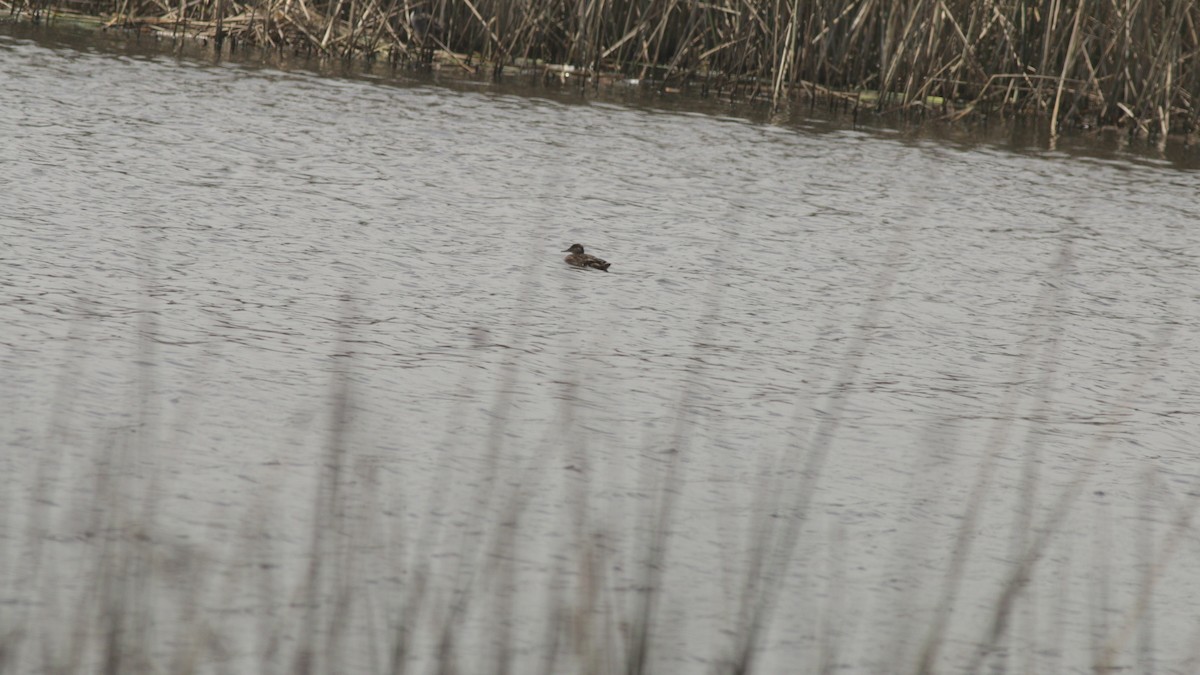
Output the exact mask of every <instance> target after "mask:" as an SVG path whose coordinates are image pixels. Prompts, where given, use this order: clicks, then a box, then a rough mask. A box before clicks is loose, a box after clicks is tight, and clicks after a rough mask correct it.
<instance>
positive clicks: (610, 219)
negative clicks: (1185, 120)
mask: <svg viewBox="0 0 1200 675" xmlns="http://www.w3.org/2000/svg"><path fill="white" fill-rule="evenodd" d="M1198 169H1200V159H1198V154H1197V152H1196V150H1195V149H1189V148H1187V147H1180V146H1179V145H1177V144H1176V145H1172V146H1171V147H1170V148H1169V149H1167V150H1164V151H1155V150H1154V148H1153V147H1147V148H1141V149H1138V148H1131V147H1130V146H1129V145H1128V144H1124V143H1120V142H1117V141H1113V140H1111V139H1106V138H1093V137H1088V138H1076V139H1068V140H1067V141H1065V142H1064V144H1062V145H1059V146H1058V147H1057V148H1050V147H1047V146H1046V145H1045V143H1042V142H1040V141H1038V140H1037V139H1036V134H1035V135H1033V136H1025V135H1022V134H1019V133H1011V134H1006V133H997V132H996V130H995V129H991V130H982V129H977V130H974V131H972V130H962V129H957V130H953V129H952V130H948V131H947V130H943V131H937V130H936V128H935V130H934V131H929V130H928V129H925V130H922V131H916V132H903V131H897V130H895V129H889V128H887V127H886V126H884V125H882V124H879V125H878V126H876V127H873V128H872V127H867V128H864V127H861V126H857V127H856V126H853V125H850V124H848V123H847V122H846V121H838V120H820V119H806V118H805V117H803V116H801V115H797V116H794V117H787V118H783V119H764V118H762V116H761V115H760V113H758V112H755V111H753V110H750V111H748V112H747V111H739V109H737V108H733V107H728V106H724V107H723V106H722V105H721V104H718V103H713V102H711V101H709V102H704V101H692V102H688V101H684V100H674V99H671V98H669V97H666V96H661V95H660V96H654V95H649V96H646V95H629V96H625V97H622V96H610V97H604V96H581V95H579V94H578V93H577V92H574V91H572V90H570V88H567V89H566V90H557V89H554V88H532V89H520V88H506V87H501V86H495V85H487V84H478V83H472V82H469V81H448V82H446V81H441V80H439V79H438V78H436V77H430V76H422V75H416V74H406V73H405V72H403V71H399V72H384V71H382V70H379V69H376V70H373V71H367V72H364V73H359V74H358V75H356V76H348V75H345V74H341V75H338V74H328V73H321V72H315V71H313V70H311V69H305V68H303V67H298V68H280V67H269V66H264V65H263V64H262V63H261V62H258V61H254V60H237V59H230V58H224V59H212V58H208V59H204V58H193V57H177V56H173V55H171V54H170V53H169V52H164V51H163V50H162V48H161V47H157V46H153V45H148V46H144V47H139V46H137V45H133V44H129V43H120V44H119V45H118V44H116V43H114V42H112V40H111V38H109V39H107V41H105V42H101V41H99V40H97V39H96V38H89V37H88V36H86V35H84V34H79V33H75V32H70V31H66V32H63V31H53V30H44V29H36V30H29V29H22V30H17V29H15V28H12V27H9V28H6V29H4V31H3V32H0V442H2V444H3V445H2V447H3V453H2V454H0V513H2V517H0V607H4V611H3V612H2V613H0V636H3V637H2V638H0V639H3V640H5V645H6V648H5V649H2V650H0V652H3V653H4V658H5V659H7V662H6V663H7V665H8V666H9V667H11V668H12V669H13V672H39V671H46V670H51V669H52V668H60V669H61V668H63V667H67V668H70V667H72V666H80V667H82V666H81V665H80V664H88V663H92V662H99V661H102V660H104V659H111V658H112V653H113V652H114V651H117V652H120V655H119V660H120V659H124V660H123V661H120V662H122V663H125V664H127V668H126V669H125V670H124V671H123V672H135V671H137V672H151V671H154V672H183V671H184V669H186V668H188V667H195V668H197V669H199V670H200V671H201V672H292V671H297V672H299V671H302V670H304V669H305V668H307V667H310V666H312V664H314V663H315V664H317V665H316V666H315V667H316V668H317V670H319V671H323V672H379V671H383V670H389V669H390V670H392V671H393V672H399V671H400V670H403V668H404V667H407V668H409V669H410V671H411V672H431V671H432V670H434V669H435V668H436V667H437V666H438V664H442V665H443V666H444V665H445V659H446V658H448V657H447V654H448V653H451V652H452V653H453V654H454V655H455V656H454V659H455V660H456V662H457V663H458V664H459V666H458V668H459V670H460V671H461V672H493V671H496V672H499V669H498V666H497V664H500V663H510V664H511V671H512V672H529V673H532V672H609V671H613V672H616V671H621V672H632V671H628V670H624V668H625V665H626V664H627V663H628V661H627V658H626V657H625V656H622V655H623V654H627V653H630V652H632V651H636V650H633V649H632V648H631V647H630V645H631V644H636V643H637V639H638V636H640V635H649V637H650V644H651V648H650V650H649V652H648V656H647V659H648V661H647V663H648V664H649V666H650V668H651V670H652V672H669V673H692V672H695V673H709V672H719V671H720V668H722V667H728V666H730V665H731V664H736V663H739V662H742V663H744V662H745V661H746V660H747V657H746V656H745V652H744V650H743V649H742V648H743V647H744V646H745V645H747V644H749V645H750V652H751V653H752V654H753V663H754V667H755V668H756V669H757V670H756V672H768V673H769V672H818V671H822V670H823V671H825V672H848V673H897V672H910V671H918V670H920V669H921V668H922V665H921V664H922V663H923V661H922V660H923V659H927V660H928V663H929V664H931V667H932V668H933V669H935V670H939V671H941V672H964V670H967V669H970V670H982V669H987V670H989V672H1023V673H1051V672H1064V673H1065V672H1091V671H1092V669H1093V668H1095V667H1101V668H1114V669H1117V668H1119V669H1122V670H1131V671H1135V672H1162V673H1166V672H1189V671H1192V670H1193V669H1194V668H1195V667H1196V665H1195V664H1196V662H1197V659H1198V658H1200V648H1198V647H1197V645H1200V640H1198V639H1197V634H1198V632H1200V620H1198V617H1197V614H1196V611H1195V607H1196V606H1197V604H1198V602H1200V550H1198V546H1200V537H1197V531H1196V525H1195V523H1194V520H1193V519H1192V515H1193V514H1194V513H1195V510H1196V508H1197V506H1198V504H1200V503H1198V502H1197V495H1200V456H1198V453H1200V450H1198V445H1197V442H1196V441H1197V439H1198V438H1200V347H1198V346H1197V345H1200V290H1198V289H1200V267H1198V263H1200V230H1198V229H1197V227H1196V223H1197V222H1198V219H1197V215H1198V212H1200V207H1198V201H1197V197H1198V187H1200V174H1198V173H1197V170H1198ZM575 242H579V243H582V244H584V245H585V246H586V247H587V249H588V252H589V253H594V254H595V255H598V256H600V257H603V258H605V259H607V260H609V261H610V262H611V263H612V267H611V271H610V272H609V273H603V272H597V271H587V270H579V269H575V268H571V267H568V266H567V265H565V264H564V263H563V260H562V258H563V255H564V254H563V253H562V252H561V251H562V250H563V249H565V248H567V246H569V245H570V244H572V243H575ZM647 597H653V599H654V601H653V602H651V603H650V604H649V605H647V606H648V607H649V610H648V611H647V612H642V611H641V609H640V608H642V607H643V604H642V603H644V602H645V600H646V598H647ZM756 613H757V614H756ZM754 616H760V617H762V621H761V622H759V623H754V622H752V621H751V620H750V619H751V618H752V617H754ZM643 617H648V623H639V621H641V620H642V618H643ZM114 626H117V627H120V629H121V630H119V631H117V630H115V629H114ZM748 626H754V627H755V628H753V629H751V628H748ZM114 632H117V633H119V634H120V639H119V640H116V641H114V640H113V639H112V635H113V633H114ZM447 635H453V636H454V639H453V640H451V642H452V643H453V648H452V649H449V650H448V649H447V647H446V645H447V639H446V636H447ZM747 635H751V636H752V639H751V638H747ZM398 636H406V637H405V640H407V641H401V640H400V638H399V637H398ZM114 644H120V645H123V646H121V647H119V648H115V647H113V645H114ZM397 644H403V645H404V649H403V650H398V649H397V647H396V645H397ZM308 649H311V650H312V652H311V653H310V652H308V651H306V650H308ZM105 650H108V651H107V652H106V651H105ZM106 654H107V656H105V655H106ZM131 654H132V655H131ZM110 663H111V661H110ZM181 664H182V666H181ZM297 664H303V665H304V667H301V666H300V665H297ZM397 664H399V665H400V666H403V667H400V668H397ZM268 666H269V667H268ZM113 672H115V671H113ZM443 672H445V671H443Z"/></svg>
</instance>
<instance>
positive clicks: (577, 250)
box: [563, 244, 583, 255]
mask: <svg viewBox="0 0 1200 675" xmlns="http://www.w3.org/2000/svg"><path fill="white" fill-rule="evenodd" d="M563 253H574V254H575V255H583V244H571V248H567V249H563Z"/></svg>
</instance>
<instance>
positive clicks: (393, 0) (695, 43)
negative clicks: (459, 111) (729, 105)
mask: <svg viewBox="0 0 1200 675" xmlns="http://www.w3.org/2000/svg"><path fill="white" fill-rule="evenodd" d="M0 1H3V0H0ZM72 4H73V5H74V6H76V7H80V6H81V5H86V8H87V9H88V10H90V11H93V12H101V11H102V12H107V13H111V14H112V15H113V19H112V21H113V22H115V23H122V24H139V25H143V26H149V27H151V28H153V29H156V30H164V31H169V32H172V33H175V34H178V33H180V32H182V33H185V34H189V35H198V36H201V37H208V38H211V39H215V41H216V43H217V44H218V46H220V45H221V44H223V43H224V42H225V41H226V39H229V40H232V41H248V42H252V43H255V44H259V45H267V46H279V47H283V46H288V47H292V48H297V47H298V48H303V49H311V50H314V51H316V52H320V53H323V54H327V55H331V56H332V55H336V56H340V57H350V56H358V57H368V58H375V57H379V56H384V57H390V58H393V59H396V60H398V61H410V62H417V63H426V62H428V61H429V59H430V58H432V56H433V53H434V51H435V50H436V51H437V53H438V54H439V55H440V57H441V58H442V59H445V60H448V61H452V62H457V63H459V64H461V65H466V64H470V67H471V68H473V69H475V68H478V67H479V65H480V64H486V67H488V68H490V69H491V71H492V72H493V73H494V74H497V75H498V74H499V73H500V72H501V70H502V69H503V68H505V67H508V66H519V67H527V66H535V67H542V68H544V67H545V66H546V64H554V65H555V66H556V70H555V72H557V73H559V74H562V73H566V72H570V73H572V74H573V75H582V76H583V77H576V78H575V79H577V80H579V81H581V82H591V83H596V82H598V81H599V77H591V75H592V74H598V75H609V74H616V75H618V76H622V77H627V78H636V79H639V80H651V81H654V82H658V83H663V84H664V85H666V84H668V83H670V84H672V85H673V86H674V85H677V84H679V83H694V84H698V85H700V86H701V87H702V88H703V89H704V91H705V92H711V93H716V94H719V95H722V96H729V97H735V98H749V97H764V98H769V99H770V100H771V101H772V102H776V103H777V102H781V101H785V100H787V99H788V97H789V96H797V95H832V96H852V97H856V98H857V97H858V96H859V95H860V94H861V93H862V92H868V94H869V96H868V97H867V98H866V99H864V100H861V101H860V102H869V103H870V104H871V105H874V106H876V107H878V108H880V109H918V108H928V107H931V106H933V107H939V108H940V107H943V106H945V108H946V110H948V111H949V112H948V114H950V115H951V116H959V115H964V114H967V113H968V112H970V111H974V110H988V111H1001V112H1005V113H1015V114H1027V113H1032V114H1040V115H1049V116H1050V119H1051V120H1052V121H1053V124H1054V125H1055V128H1057V126H1058V125H1063V124H1069V125H1079V126H1094V125H1118V126H1122V127H1126V128H1129V129H1131V130H1133V131H1135V132H1138V133H1140V134H1149V135H1156V134H1166V133H1168V132H1170V131H1183V132H1192V131H1194V130H1195V129H1196V123H1197V109H1196V103H1195V98H1196V96H1197V94H1200V37H1198V31H1197V27H1198V26H1200V4H1197V3H1195V2H1193V1H1192V0H1079V1H1078V2H1073V3H1068V2H1062V0H1038V1H1030V0H823V1H816V0H712V2H699V1H698V0H637V1H633V0H528V1H526V2H513V1H512V0H13V4H12V5H11V7H12V11H29V12H44V11H46V10H48V9H51V5H53V6H54V7H59V6H63V5H65V6H71V5H72Z"/></svg>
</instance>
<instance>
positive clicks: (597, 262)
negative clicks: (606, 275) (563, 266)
mask: <svg viewBox="0 0 1200 675" xmlns="http://www.w3.org/2000/svg"><path fill="white" fill-rule="evenodd" d="M563 253H570V254H571V255H569V256H567V257H566V258H563V260H566V261H567V264H568V265H574V266H575V267H584V268H587V267H591V268H594V269H598V270H603V271H605V272H607V271H608V266H609V265H611V264H612V263H610V262H606V261H604V260H601V259H599V258H597V257H596V256H594V255H588V254H587V253H584V252H583V244H571V248H568V249H563Z"/></svg>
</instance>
